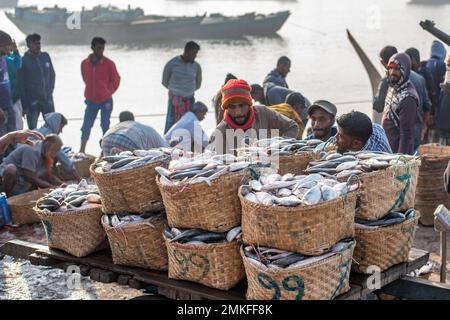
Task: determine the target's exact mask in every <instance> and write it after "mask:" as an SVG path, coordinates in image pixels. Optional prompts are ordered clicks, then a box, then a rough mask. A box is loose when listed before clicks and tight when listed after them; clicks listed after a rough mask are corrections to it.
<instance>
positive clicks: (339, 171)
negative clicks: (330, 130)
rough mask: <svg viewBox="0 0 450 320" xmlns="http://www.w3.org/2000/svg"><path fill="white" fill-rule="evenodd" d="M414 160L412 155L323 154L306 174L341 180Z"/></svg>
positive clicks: (313, 162)
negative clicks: (333, 177)
mask: <svg viewBox="0 0 450 320" xmlns="http://www.w3.org/2000/svg"><path fill="white" fill-rule="evenodd" d="M414 159H416V157H414V156H410V155H403V154H401V155H400V154H390V153H384V152H374V151H360V152H347V153H344V154H340V153H337V152H332V153H327V154H325V153H324V154H322V155H321V159H320V160H319V161H312V162H310V164H309V167H308V169H307V170H306V172H307V173H309V174H313V173H318V174H321V175H324V176H335V177H336V178H338V179H339V180H341V179H347V178H349V177H350V176H352V175H360V174H363V173H367V172H373V171H377V170H383V169H386V168H388V167H390V166H395V165H404V164H405V163H408V162H409V161H412V160H414Z"/></svg>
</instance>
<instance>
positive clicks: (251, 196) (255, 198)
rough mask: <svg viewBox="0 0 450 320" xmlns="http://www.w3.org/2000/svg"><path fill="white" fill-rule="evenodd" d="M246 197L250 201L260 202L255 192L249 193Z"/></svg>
mask: <svg viewBox="0 0 450 320" xmlns="http://www.w3.org/2000/svg"><path fill="white" fill-rule="evenodd" d="M245 199H247V200H248V201H250V202H253V203H259V200H258V197H257V196H256V194H254V193H253V192H251V193H249V194H247V195H246V196H245Z"/></svg>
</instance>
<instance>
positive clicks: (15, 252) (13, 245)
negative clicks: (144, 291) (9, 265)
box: [0, 240, 47, 260]
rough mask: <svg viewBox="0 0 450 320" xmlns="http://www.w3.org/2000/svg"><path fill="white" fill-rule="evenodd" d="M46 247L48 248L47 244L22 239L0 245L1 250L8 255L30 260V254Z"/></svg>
mask: <svg viewBox="0 0 450 320" xmlns="http://www.w3.org/2000/svg"><path fill="white" fill-rule="evenodd" d="M45 248H47V246H44V245H41V244H37V243H32V242H28V241H22V240H11V241H8V242H6V243H5V244H3V246H1V247H0V252H1V253H2V254H4V255H7V256H11V257H15V258H18V259H26V260H28V256H29V255H30V254H33V253H35V252H36V251H38V250H42V249H45Z"/></svg>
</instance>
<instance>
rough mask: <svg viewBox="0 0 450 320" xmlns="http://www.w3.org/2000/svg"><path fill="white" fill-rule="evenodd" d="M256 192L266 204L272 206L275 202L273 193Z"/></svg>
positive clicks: (258, 197) (259, 199)
mask: <svg viewBox="0 0 450 320" xmlns="http://www.w3.org/2000/svg"><path fill="white" fill-rule="evenodd" d="M255 194H256V197H257V199H258V202H259V203H261V204H263V205H265V206H271V205H272V204H273V196H272V195H271V194H269V193H267V192H257V193H255Z"/></svg>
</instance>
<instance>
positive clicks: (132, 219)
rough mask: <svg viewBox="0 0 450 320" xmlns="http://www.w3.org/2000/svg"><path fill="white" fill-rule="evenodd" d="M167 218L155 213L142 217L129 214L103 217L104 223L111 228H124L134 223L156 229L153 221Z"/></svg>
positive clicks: (162, 214)
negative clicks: (144, 224)
mask: <svg viewBox="0 0 450 320" xmlns="http://www.w3.org/2000/svg"><path fill="white" fill-rule="evenodd" d="M164 217H165V214H164V213H160V214H154V213H144V214H141V215H136V214H129V213H127V212H123V213H116V214H108V215H104V216H103V217H102V222H103V224H105V225H109V226H110V227H113V228H117V227H123V226H125V225H129V224H133V223H142V222H145V223H146V224H148V225H150V226H152V227H153V228H156V226H155V225H154V224H152V221H155V220H160V219H162V218H164Z"/></svg>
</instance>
